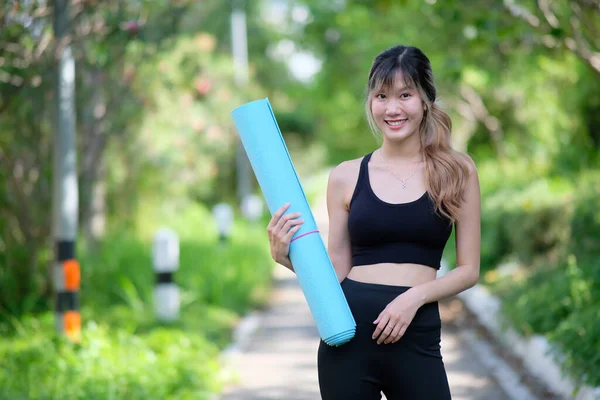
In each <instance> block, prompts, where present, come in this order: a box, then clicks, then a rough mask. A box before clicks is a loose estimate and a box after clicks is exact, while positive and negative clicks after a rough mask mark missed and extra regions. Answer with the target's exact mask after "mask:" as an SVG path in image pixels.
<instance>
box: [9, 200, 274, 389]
mask: <svg viewBox="0 0 600 400" xmlns="http://www.w3.org/2000/svg"><path fill="white" fill-rule="evenodd" d="M156 211H157V209H156V208H155V207H148V208H147V209H145V210H144V209H142V212H143V213H144V212H147V214H146V217H144V216H143V215H142V216H141V217H140V218H141V219H142V221H143V223H140V224H138V229H137V230H134V229H131V230H127V229H125V230H120V231H113V232H112V233H111V234H110V235H109V236H108V237H107V238H106V240H104V241H103V243H102V244H101V246H100V247H99V249H98V250H97V252H96V253H94V254H92V253H90V252H86V251H85V249H83V251H80V252H79V253H80V256H79V260H80V263H81V266H82V285H81V305H82V306H81V314H82V321H83V325H84V326H83V337H82V341H81V343H79V344H71V343H68V342H67V341H66V340H65V339H63V338H60V337H57V336H56V335H55V334H54V321H53V318H54V316H53V313H51V312H45V313H41V314H36V315H27V316H21V317H19V318H16V317H12V316H10V315H7V314H5V315H3V318H2V319H1V321H2V322H0V336H2V337H3V340H2V341H0V399H6V400H9V399H10V400H16V399H44V400H45V399H205V398H210V396H211V394H214V393H216V392H218V391H219V390H220V388H221V386H222V384H223V379H222V375H221V372H220V371H221V366H220V365H219V362H218V356H219V351H220V350H222V349H223V348H224V347H225V346H226V345H227V344H228V343H229V342H230V340H231V333H232V330H233V328H234V327H235V325H236V324H237V322H238V321H239V319H240V317H241V316H242V315H243V314H244V313H246V312H247V311H248V310H250V309H253V308H256V307H261V306H262V305H263V304H264V303H265V301H266V299H267V295H268V293H269V289H270V283H271V269H272V266H273V262H272V260H271V258H270V255H269V249H268V240H267V236H266V233H265V231H264V229H263V228H262V226H250V225H248V224H246V223H244V222H242V221H238V222H237V223H236V226H235V228H234V232H233V236H232V239H231V241H230V242H229V243H224V244H223V243H219V242H218V239H217V234H216V230H215V226H214V223H213V222H212V218H211V216H210V214H209V212H208V211H207V210H205V209H203V208H201V207H198V206H190V205H188V206H186V207H183V208H180V209H175V208H173V209H171V210H169V211H166V212H165V211H164V210H163V211H162V212H156ZM148 214H151V215H152V217H150V215H148ZM167 222H168V224H167ZM163 225H166V226H169V227H170V228H172V229H174V230H175V231H176V232H178V234H179V236H180V267H179V269H178V271H177V272H176V273H175V281H176V282H177V283H178V286H179V287H180V290H181V311H180V319H179V320H178V321H176V322H174V323H170V324H166V323H160V322H158V321H156V319H155V318H154V305H153V291H154V272H153V269H152V262H151V239H152V234H153V232H155V231H156V229H158V227H159V226H163Z"/></svg>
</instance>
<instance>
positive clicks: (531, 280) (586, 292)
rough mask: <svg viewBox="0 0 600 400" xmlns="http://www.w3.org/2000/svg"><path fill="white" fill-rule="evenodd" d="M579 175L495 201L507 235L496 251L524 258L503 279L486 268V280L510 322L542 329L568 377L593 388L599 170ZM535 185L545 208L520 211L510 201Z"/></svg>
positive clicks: (599, 300)
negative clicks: (558, 353) (572, 181)
mask: <svg viewBox="0 0 600 400" xmlns="http://www.w3.org/2000/svg"><path fill="white" fill-rule="evenodd" d="M579 178H580V179H579V181H578V182H577V184H576V185H566V186H565V184H564V182H559V183H557V184H555V191H549V190H539V189H540V184H539V182H538V183H534V184H532V185H531V187H530V188H529V190H527V191H525V192H524V193H523V194H522V196H521V197H519V196H518V195H516V194H515V196H514V198H513V199H512V200H511V201H508V200H507V199H506V198H500V197H499V198H497V199H496V201H498V203H497V204H495V205H494V206H495V207H497V208H501V206H500V204H501V203H503V202H504V205H505V206H506V210H505V211H506V215H505V218H506V219H507V220H508V221H509V222H507V226H508V227H511V228H512V231H511V232H513V233H512V234H513V235H514V237H507V236H505V237H504V240H505V242H504V243H505V244H504V246H505V253H503V254H497V255H498V256H500V255H502V256H504V257H507V256H508V257H512V258H515V259H517V260H519V261H521V262H522V260H529V262H527V263H526V264H527V265H528V267H527V268H525V269H524V268H521V269H520V272H518V273H516V274H512V275H510V276H508V277H505V278H500V279H498V278H497V274H496V273H493V272H489V273H488V274H486V278H487V281H488V283H491V284H492V287H493V289H494V291H495V292H496V293H497V294H498V295H499V296H500V298H501V299H502V300H503V307H504V311H505V315H506V316H507V317H508V319H509V320H510V321H511V322H512V324H513V326H514V327H516V328H517V329H518V330H519V331H521V332H523V333H524V334H527V335H530V334H534V333H536V334H542V335H545V336H546V337H547V338H548V339H549V340H551V342H552V343H555V344H556V345H557V347H558V348H559V349H560V351H561V353H562V357H561V359H560V360H559V361H560V362H561V365H562V366H563V367H564V368H565V370H566V371H568V373H569V374H570V375H571V376H573V377H575V379H576V380H582V381H584V382H585V383H588V384H591V385H594V386H597V385H600V374H599V373H598V371H600V358H599V357H596V356H590V354H592V355H595V354H596V353H597V351H596V350H597V349H598V346H599V345H600V330H598V329H597V327H596V326H597V324H595V323H593V322H592V321H596V320H597V318H598V311H597V310H598V309H599V308H600V263H599V261H598V260H600V246H599V245H598V243H599V242H598V238H600V214H599V213H598V210H599V209H600V185H599V182H600V175H599V174H598V171H590V172H588V173H586V174H582V175H581V176H580V177H579ZM569 186H573V187H572V188H570V189H567V188H568V187H569ZM536 187H537V188H538V193H539V194H540V196H536V197H535V198H536V199H537V201H539V202H540V203H544V202H546V203H547V204H548V207H549V208H544V207H541V208H538V209H535V210H533V211H531V212H529V213H520V212H519V211H518V207H517V208H515V206H514V205H515V203H516V204H518V203H520V202H522V200H523V199H532V198H534V197H532V194H531V193H532V189H533V188H536ZM549 188H550V186H548V187H546V189H549ZM558 188H560V190H559V189H558ZM527 192H529V193H527ZM544 192H546V194H545V195H544ZM550 197H552V200H550ZM554 202H556V203H555V204H554V205H553V203H554ZM552 210H553V211H552ZM498 214H499V215H500V214H501V212H498ZM485 215H486V214H484V218H486V217H485ZM540 218H542V219H540ZM550 220H551V221H552V222H551V223H548V221H550ZM503 221H504V219H503ZM540 221H545V222H546V223H540ZM499 222H500V221H498V220H496V221H495V223H499ZM486 229H489V230H490V231H492V232H493V229H494V224H493V223H490V224H489V225H485V228H484V231H483V237H484V238H485V237H486V235H487V230H486ZM499 229H501V228H499ZM521 230H523V231H525V232H527V234H524V233H522V232H520V231H521ZM545 240H550V241H545ZM549 244H552V246H551V247H550V248H548V247H546V245H549ZM490 247H492V249H493V246H490ZM493 250H497V249H493ZM482 251H483V249H482ZM482 255H483V254H482ZM488 257H489V258H493V257H490V256H489V255H488ZM499 259H500V257H498V259H495V260H494V262H496V263H497V262H498V261H499ZM494 265H496V264H494Z"/></svg>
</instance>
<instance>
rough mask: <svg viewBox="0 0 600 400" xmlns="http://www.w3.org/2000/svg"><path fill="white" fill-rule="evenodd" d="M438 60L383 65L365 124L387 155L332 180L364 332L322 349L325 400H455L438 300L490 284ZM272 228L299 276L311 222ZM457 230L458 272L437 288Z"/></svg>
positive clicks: (337, 235)
mask: <svg viewBox="0 0 600 400" xmlns="http://www.w3.org/2000/svg"><path fill="white" fill-rule="evenodd" d="M436 101H437V95H436V89H435V86H434V81H433V73H432V70H431V64H430V62H429V59H428V58H427V56H425V54H423V52H422V51H421V50H419V49H418V48H415V47H408V46H395V47H392V48H390V49H388V50H385V51H384V52H382V53H381V54H379V55H378V56H377V57H376V58H375V60H374V62H373V65H372V66H371V71H370V73H369V81H368V84H367V99H366V104H365V106H366V107H365V108H366V114H367V120H368V122H369V125H370V126H371V129H372V130H373V132H374V134H375V135H376V136H381V138H382V145H381V147H380V148H378V149H377V150H375V151H374V152H372V153H370V154H367V155H366V156H364V157H361V158H359V159H355V160H350V161H345V162H343V163H341V164H340V165H338V166H337V167H336V168H334V169H333V171H332V172H331V175H330V177H329V182H328V186H327V207H328V213H329V238H328V254H329V257H330V258H331V261H332V263H333V266H334V268H335V271H336V273H337V276H338V279H339V280H340V282H341V286H342V288H343V291H344V294H345V296H346V299H347V300H348V303H349V305H350V308H351V310H352V313H353V315H354V318H355V320H356V323H357V331H356V335H355V337H354V338H353V339H352V340H351V341H350V342H348V343H346V344H344V345H342V346H340V347H330V346H328V345H326V344H325V343H323V342H321V343H320V346H319V351H318V368H319V386H320V390H321V396H322V398H323V399H324V400H337V399H340V400H342V399H343V400H350V399H356V400H371V399H380V398H381V392H383V393H384V394H385V395H386V397H387V398H388V400H400V399H403V400H404V399H410V400H413V399H415V400H417V399H419V400H420V399H424V400H433V399H450V390H449V387H448V380H447V377H446V371H445V368H444V364H443V361H442V356H441V352H440V332H441V321H440V315H439V310H438V300H440V299H443V298H445V297H448V296H452V295H455V294H457V293H460V292H462V291H464V290H466V289H468V288H470V287H472V286H473V285H475V283H476V282H477V280H478V278H479V251H480V242H481V240H480V194H479V180H478V177H477V170H476V168H475V165H474V163H473V161H472V160H471V158H469V157H468V156H467V155H465V154H463V153H459V152H457V151H455V150H452V148H451V146H450V132H451V120H450V117H449V116H448V115H447V114H446V113H445V112H443V111H442V110H441V109H440V108H438V105H437V104H436ZM286 209H287V207H286V206H284V207H282V208H281V209H279V210H278V211H277V212H276V213H275V214H274V215H273V218H272V219H271V221H270V223H269V225H268V228H267V231H268V233H269V240H270V243H271V255H272V257H273V259H274V260H275V261H276V262H278V263H280V264H282V265H284V266H285V267H287V268H289V269H291V270H292V271H293V266H292V264H291V262H290V259H289V257H288V254H289V244H290V239H291V237H292V236H293V234H294V233H295V232H296V231H297V230H298V229H299V227H300V225H301V224H302V220H301V219H300V217H301V216H300V215H298V213H292V214H289V215H286V216H283V217H282V215H283V213H284V212H285V210H286ZM453 226H454V229H455V233H456V255H457V257H456V258H457V259H456V261H457V267H456V268H455V269H454V270H452V271H451V272H449V273H448V274H446V275H445V276H443V277H441V278H437V270H438V269H439V268H440V260H441V257H442V252H443V250H444V246H445V245H446V242H447V240H448V238H449V236H450V234H451V232H452V228H453Z"/></svg>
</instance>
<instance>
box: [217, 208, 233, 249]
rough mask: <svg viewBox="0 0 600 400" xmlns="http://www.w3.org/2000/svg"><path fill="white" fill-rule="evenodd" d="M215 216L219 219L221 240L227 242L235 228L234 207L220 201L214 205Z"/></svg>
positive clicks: (218, 226) (218, 225)
mask: <svg viewBox="0 0 600 400" xmlns="http://www.w3.org/2000/svg"><path fill="white" fill-rule="evenodd" d="M213 217H214V218H215V220H216V221H217V229H218V230H219V241H220V242H221V243H225V242H227V241H228V240H229V238H230V237H231V231H232V229H233V209H232V208H231V206H230V205H229V204H225V203H219V204H217V205H215V206H214V207H213Z"/></svg>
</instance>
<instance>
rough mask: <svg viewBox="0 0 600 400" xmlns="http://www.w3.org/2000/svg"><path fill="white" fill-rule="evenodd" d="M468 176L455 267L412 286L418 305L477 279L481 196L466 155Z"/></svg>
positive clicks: (459, 221) (453, 292)
mask: <svg viewBox="0 0 600 400" xmlns="http://www.w3.org/2000/svg"><path fill="white" fill-rule="evenodd" d="M469 160H470V165H469V177H468V181H467V185H466V188H465V198H464V202H463V203H462V204H461V207H460V210H459V218H458V221H457V222H456V224H455V229H456V268H455V269H454V270H452V271H450V272H448V273H447V274H446V275H444V276H443V277H441V278H438V279H436V280H433V281H430V282H426V283H424V284H421V285H417V286H414V287H413V288H411V289H410V290H408V291H407V294H408V292H411V293H410V295H411V296H415V298H416V300H417V301H418V302H419V303H420V305H423V304H426V303H431V302H434V301H437V300H441V299H443V298H446V297H449V296H453V295H455V294H458V293H460V292H462V291H464V290H466V289H468V288H470V287H472V286H474V285H475V284H476V283H477V281H478V280H479V262H480V248H481V225H480V221H481V195H480V190H479V178H478V176H477V169H476V167H475V164H474V163H473V161H472V160H471V159H470V158H469Z"/></svg>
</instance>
